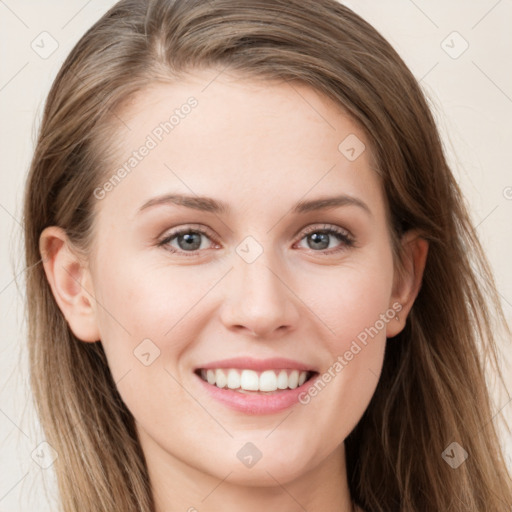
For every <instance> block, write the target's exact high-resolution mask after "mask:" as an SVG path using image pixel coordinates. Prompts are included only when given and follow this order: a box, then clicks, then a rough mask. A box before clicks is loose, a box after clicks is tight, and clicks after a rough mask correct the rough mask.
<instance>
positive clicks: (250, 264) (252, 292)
mask: <svg viewBox="0 0 512 512" xmlns="http://www.w3.org/2000/svg"><path fill="white" fill-rule="evenodd" d="M235 252H236V254H235V255H234V263H233V270H232V272H231V273H230V274H231V276H230V281H229V287H228V288H229V290H228V294H227V297H226V303H227V304H228V306H227V307H226V308H225V309H224V314H223V321H224V323H225V324H226V327H228V328H229V327H234V326H237V327H238V328H240V327H245V328H247V329H249V330H250V331H252V332H254V333H256V334H259V335H262V334H269V333H271V332H273V331H274V330H277V329H279V328H280V327H283V326H287V327H291V326H293V325H294V324H295V322H296V320H297V318H298V312H297V310H296V305H295V302H294V300H293V296H294V295H293V293H292V292H291V290H290V289H289V288H288V286H287V284H286V278H285V275H284V271H283V265H281V262H280V261H279V258H277V257H276V256H275V251H273V250H272V248H271V247H270V248H269V247H265V248H264V247H263V244H262V243H260V242H259V241H258V240H256V239H255V238H254V237H251V236H248V237H246V238H245V239H244V240H243V241H242V242H241V243H240V244H239V245H238V246H237V247H236V249H235Z"/></svg>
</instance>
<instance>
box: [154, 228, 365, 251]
mask: <svg viewBox="0 0 512 512" xmlns="http://www.w3.org/2000/svg"><path fill="white" fill-rule="evenodd" d="M202 237H205V238H206V239H208V240H210V241H211V240H214V237H213V235H211V234H210V231H209V230H206V229H204V228H202V227H194V226H187V227H184V228H180V229H175V230H173V231H171V232H170V233H168V234H167V235H166V236H165V237H164V238H163V239H162V240H160V241H159V242H157V246H158V247H165V248H166V250H168V251H170V252H171V253H177V254H183V255H184V256H196V255H197V253H198V252H199V251H201V250H204V249H206V248H208V243H206V246H205V244H203V243H202V242H203V240H202ZM333 237H335V238H336V239H337V240H338V241H339V242H341V243H340V244H339V246H338V247H336V248H334V250H333V249H332V247H331V248H330V247H329V246H330V240H331V239H332V238H333ZM304 239H307V240H308V242H309V244H308V245H309V246H310V247H309V248H310V249H311V250H313V252H318V253H320V254H333V253H337V252H339V251H342V250H344V249H346V248H349V247H353V246H354V243H355V240H354V238H353V237H352V235H350V233H349V232H348V231H346V230H344V229H342V228H339V227H337V226H330V225H328V224H324V225H323V226H322V227H319V226H312V227H310V228H307V229H306V230H305V232H303V235H302V238H301V239H300V241H302V240H304ZM173 242H175V244H174V245H173Z"/></svg>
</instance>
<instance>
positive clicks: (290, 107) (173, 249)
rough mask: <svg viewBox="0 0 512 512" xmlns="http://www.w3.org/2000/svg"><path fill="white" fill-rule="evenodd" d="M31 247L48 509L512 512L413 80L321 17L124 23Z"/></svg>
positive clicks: (452, 220) (212, 9)
mask: <svg viewBox="0 0 512 512" xmlns="http://www.w3.org/2000/svg"><path fill="white" fill-rule="evenodd" d="M25 237H26V265H27V268H29V269H30V272H29V273H28V276H27V292H28V293H27V297H28V313H29V344H30V362H31V374H32V386H33V391H34V395H35V399H36V404H37V407H38V411H39V414H40V417H41V421H42V425H43V427H44V430H45V434H46V438H47V441H48V443H49V444H50V445H51V446H52V447H53V449H54V450H55V452H56V454H57V459H56V460H55V468H56V474H57V479H58V485H59V490H60V498H61V503H62V509H63V510H65V511H76V510H80V511H90V512H93V511H94V512H97V511H98V510H105V511H107V510H108V511H121V510H122V511H126V512H128V511H144V512H150V511H155V512H163V511H168V512H170V511H172V512H174V511H187V510H188V511H201V512H202V511H218V510H222V511H224V512H229V511H232V510H243V511H245V512H253V511H257V510H258V511H259V510H262V509H266V510H280V511H287V512H292V511H299V510H308V511H310V512H315V511H320V510H328V511H333V512H334V511H344V512H349V511H353V510H354V511H355V510H357V511H361V510H364V511H368V512H369V511H380V512H384V511H385V512H389V511H401V512H411V511H436V512H437V511H439V510H446V511H448V510H449V511H453V512H462V511H465V512H467V511H472V512H481V511H493V512H495V511H498V512H505V511H507V512H508V511H510V507H511V506H512V489H511V484H510V476H509V474H508V472H507V468H506V465H505V462H504V459H503V455H502V451H501V449H500V444H499V440H498V437H497V434H496V430H495V425H494V422H493V414H492V411H491V406H490V403H491V402H490V398H489V392H488V389H487V387H486V380H485V368H486V367H485V362H486V361H487V360H489V361H490V362H491V363H492V366H493V368H494V369H495V370H496V371H498V373H499V366H498V359H497V356H498V353H497V347H496V344H495V341H494V336H495V334H496V332H498V331H497V330H496V329H497V328H498V327H500V326H502V327H503V328H504V330H505V331H506V332H507V333H509V331H508V327H507V325H506V323H505V320H504V316H503V313H502V311H501V309H500V303H499V300H498V299H497V292H496V288H495V285H494V282H493V278H492V275H491V272H490V270H489V267H488V264H487V262H486V259H485V256H484V254H483V251H482V248H481V246H480V244H479V241H478V239H477V236H476V234H475V230H474V228H473V227H472V225H471V223H470V220H469V216H468V213H467V211H466V209H465V206H464V201H463V198H462V196H461V192H460V189H459V187H458V186H457V183H456V182H455V180H454V177H453V175H452V173H451V172H450V169H449V168H448V166H447V163H446V160H445V156H444V154H443V150H442V145H441V142H440V139H439V135H438V132H437V130H436V126H435V123H434V121H433V118H432V115H431V113H430V111H429V108H428V106H427V104H426V101H425V99H424V97H423V94H422V92H421V90H420V88H419V86H418V84H417V82H416V80H415V79H414V77H413V76H412V74H411V73H410V71H409V70H408V69H407V67H406V66H405V64H404V63H403V61H402V60H401V59H400V57H399V56H398V55H397V53H396V52H395V51H394V50H393V48H392V47H391V46H390V44H389V43H388V42H386V41H385V40H384V39H383V38H382V36H380V35H379V34H378V33H377V32H376V30H375V29H374V28H372V27H371V26H369V25H368V24H367V23H366V22H365V21H364V20H362V19H361V18H360V17H358V16H357V15H356V14H354V13H353V12H352V11H351V10H349V9H348V8H346V7H344V6H342V5H340V4H339V3H337V2H335V1H334V0H320V1H315V2H304V1H299V0H252V1H240V0H209V1H202V0H201V1H199V0H188V1H186V0H174V1H172V0H151V1H144V0H122V1H121V2H119V3H118V4H116V5H115V6H114V7H113V8H112V9H111V10H110V11H109V12H108V13H107V14H105V15H104V16H103V17H102V18H101V19H100V20H99V21H98V22H97V23H96V24H95V25H94V26H93V27H92V28H91V29H90V30H89V31H88V32H87V33H86V34H85V35H84V36H83V37H82V39H81V40H80V41H79V42H78V44H77V45H76V47H75V48H74V49H73V51H72V52H71V54H70V55H69V57H68V58H67V60H66V62H65V63H64V65H63V66H62V69H61V70H60V72H59V74H58V76H57V78H56V80H55V82H54V84H53V87H52V89H51V92H50V94H49V97H48V100H47V103H46V107H45V112H44V118H43V121H42V126H41V130H40V134H39V139H38V142H37V147H36V150H35V154H34V157H33V162H32V166H31V170H30V174H29V177H28V181H27V188H26V196H25ZM493 315H494V316H493ZM493 318H494V319H496V321H495V320H493Z"/></svg>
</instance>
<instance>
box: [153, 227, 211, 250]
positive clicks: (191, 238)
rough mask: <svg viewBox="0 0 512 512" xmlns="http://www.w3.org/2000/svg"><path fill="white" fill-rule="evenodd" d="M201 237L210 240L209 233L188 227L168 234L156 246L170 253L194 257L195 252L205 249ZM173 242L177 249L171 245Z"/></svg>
mask: <svg viewBox="0 0 512 512" xmlns="http://www.w3.org/2000/svg"><path fill="white" fill-rule="evenodd" d="M201 237H206V238H208V239H210V238H211V237H210V233H209V231H207V230H205V229H203V228H194V227H193V226H188V227H186V228H181V229H176V230H174V231H172V232H171V233H168V234H167V235H166V236H165V238H163V239H162V240H160V241H159V242H158V243H157V246H158V247H163V246H165V248H166V249H167V250H169V251H170V252H172V253H181V254H184V255H185V256H195V255H196V252H197V251H199V250H201V249H204V248H205V247H204V245H203V244H202V240H201ZM174 241H175V242H176V245H177V246H178V247H176V246H173V245H172V244H171V243H172V242H174ZM187 253H189V254H187Z"/></svg>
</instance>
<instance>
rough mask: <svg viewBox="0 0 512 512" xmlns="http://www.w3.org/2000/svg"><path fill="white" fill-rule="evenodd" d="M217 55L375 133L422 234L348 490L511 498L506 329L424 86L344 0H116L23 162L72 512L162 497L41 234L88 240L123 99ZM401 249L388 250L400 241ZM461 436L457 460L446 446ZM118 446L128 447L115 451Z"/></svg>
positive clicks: (47, 382) (479, 504)
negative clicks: (499, 389) (69, 309)
mask: <svg viewBox="0 0 512 512" xmlns="http://www.w3.org/2000/svg"><path fill="white" fill-rule="evenodd" d="M213 66H215V67H218V68H219V70H223V69H228V70H229V71H233V72H238V73H240V74H241V75H243V76H247V77H254V78H256V77H258V78H263V79H268V80H274V79H277V80H287V81H288V80H295V81H299V82H301V83H304V84H307V85H309V86H311V87H312V88H314V89H316V90H317V91H319V92H321V93H323V94H325V95H327V96H328V97H330V98H332V99H333V100H334V101H336V102H337V104H339V105H340V106H341V107H343V108H344V109H345V111H346V112H348V114H349V115H351V116H352V118H353V119H354V120H355V121H356V122H357V123H359V125H360V126H361V127H362V129H363V130H364V131H365V133H366V135H367V138H368V140H369V141H370V143H371V146H372V149H373V151H374V153H375V158H376V161H377V164H378V172H379V173H380V175H381V176H382V183H383V187H384V191H385V196H386V198H387V201H388V203H389V208H390V213H391V226H390V229H391V230H392V232H393V233H394V238H393V240H394V241H393V243H394V244H397V243H398V240H399V237H400V235H401V234H402V233H403V232H404V231H406V230H408V229H417V230H419V231H420V233H421V234H422V236H423V237H424V238H425V239H427V240H428V241H429V254H428V260H427V264H426V268H425V272H424V277H423V284H422V287H421V290H420V292H419V294H418V296H417V299H416V301H415V303H414V306H413V308H412V310H411V312H410V316H409V318H408V321H407V324H406V326H405V328H404V330H403V331H402V332H401V333H400V334H399V335H398V336H397V337H395V338H394V339H393V340H390V341H388V344H387V347H386V354H385V360H384V367H383V371H382V375H381V377H380V382H379V384H378V387H377V390H376V392H375V394H374V396H373V398H372V400H371V403H370V405H369V407H368V409H367V410H366V411H365V413H364V415H363V417H362V418H361V420H360V422H359V423H358V425H357V426H356V428H355V429H354V431H353V432H352V433H351V434H350V435H349V436H348V438H347V439H346V440H345V443H346V453H347V470H348V477H349V485H350V492H351V495H352V497H353V498H354V500H355V501H356V502H357V503H358V504H359V505H361V506H362V507H363V508H364V509H366V510H367V511H372V512H373V511H380V512H389V511H403V512H406V511H407V512H410V511H438V510H450V511H453V512H462V511H464V512H467V511H473V512H481V511H484V510H489V511H491V510H492V511H493V512H505V511H506V512H510V509H511V507H512V488H511V484H510V475H509V473H508V471H507V467H506V465H505V461H504V458H503V454H502V450H501V448H500V443H499V438H498V436H497V432H496V426H495V424H494V421H493V412H492V410H491V400H490V396H489V391H488V383H487V381H486V367H487V364H490V367H491V369H493V370H494V372H496V374H497V375H499V377H500V379H502V375H501V371H500V368H499V359H498V357H499V353H498V348H497V345H496V342H495V335H496V333H497V332H499V331H497V329H498V328H500V327H501V328H503V332H504V333H505V334H506V335H507V336H509V335H510V331H509V328H508V326H507V325H506V321H505V318H504V315H503V312H502V309H501V305H500V301H499V299H498V296H497V292H496V287H495V284H494V281H493V276H492V274H491V272H490V269H489V266H488V263H487V261H486V258H485V255H484V253H483V251H482V248H481V245H480V243H479V241H478V238H477V235H476V232H475V229H474V228H473V226H472V225H471V221H470V218H469V215H468V212H467V209H466V206H465V203H464V199H463V197H462V195H461V191H460V189H459V187H458V185H457V183H456V181H455V179H454V177H453V175H452V173H451V171H450V169H449V167H448V165H447V162H446V159H445V156H444V154H443V149H442V144H441V141H440V139H439V134H438V131H437V128H436V125H435V122H434V120H433V116H432V114H431V112H430V110H429V107H428V105H427V102H426V100H425V97H424V95H423V93H422V91H421V89H420V87H419V85H418V83H417V81H416V80H415V78H414V77H413V75H412V74H411V72H410V71H409V70H408V68H407V67H406V65H405V64H404V62H403V61H402V60H401V58H400V57H399V56H398V54H397V53H396V52H395V50H394V49H393V48H392V47H391V45H390V44H389V43H388V42H387V41H386V40H385V39H384V38H383V37H382V36H381V35H380V34H379V33H378V32H377V31H376V30H375V29H374V28H373V27H371V26H370V25H369V24H368V23H367V22H365V21H364V20H363V19H361V18H360V17H359V16H357V15H356V14H355V13H353V12H352V11H351V10H350V9H348V8H346V7H344V6H343V5H341V4H339V3H337V2H336V1H335V0H315V1H301V0H251V1H244V0H208V1H203V0H154V1H153V0H122V1H120V2H119V3H117V4H116V5H115V6H114V7H113V8H112V9H110V10H109V11H108V12H107V13H106V14H105V15H104V16H103V17H102V18H101V19H100V20H99V21H98V22H97V23H96V24H95V25H94V26H93V27H92V28H91V29H89V30H88V32H87V33H86V34H85V35H84V36H83V37H82V38H81V39H80V41H79V42H78V43H77V45H76V46H75V48H74V49H73V50H72V52H71V53H70V55H69V56H68V58H67V60H66V61H65V62H64V64H63V66H62V68H61V69H60V72H59V73H58V76H57V77H56V79H55V81H54V84H53V86H52V88H51V91H50V93H49V96H48V99H47V102H46V105H45V110H44V116H43V120H42V124H41V129H40V133H39V137H38V141H37V146H36V149H35V153H34V156H33V160H32V164H31V169H30V173H29V176H28V180H27V184H26V191H25V204H24V220H25V224H24V230H25V232H24V233H25V244H26V266H27V268H28V269H29V271H28V273H27V284H26V286H27V294H26V296H27V306H28V326H29V340H28V342H29V354H30V368H31V385H32V389H33V393H34V397H35V402H36V405H37V410H38V414H39V416H40V419H41V423H42V426H43V428H44V431H45V434H46V438H47V440H48V442H49V443H50V444H51V445H52V446H53V447H54V448H55V449H56V450H57V452H58V454H59V457H58V459H57V460H56V462H55V469H56V474H57V481H58V486H59V491H60V496H61V502H62V507H63V510H65V511H66V512H71V511H73V512H74V511H76V510H80V511H82V512H87V511H89V512H97V511H98V510H109V511H113V510H122V511H123V512H131V511H133V512H135V511H144V512H150V511H152V510H154V504H153V500H152V496H151V488H150V483H149V478H148V473H147V467H146V464H145V461H144V456H143V453H142V451H141V448H140V445H139V443H138V439H137V434H136V429H135V427H134V419H133V417H132V415H131V414H130V412H129V411H128V410H127V408H126V406H125V405H124V403H123V401H122V400H121V398H120V396H119V394H118V392H117V389H116V384H115V383H114V382H113V379H112V377H111V374H110V371H109V368H108V365H107V362H106V358H105V355H104V352H103V349H102V345H101V342H98V343H83V342H81V341H80V340H78V339H77V338H76V337H75V336H74V335H73V333H72V332H71V330H70V328H69V326H68V324H67V323H66V320H65V318H64V316H63V315H62V313H61V311H60V309H59V307H58V306H57V303H56V301H55V300H54V297H53V295H52V292H51V289H50V287H49V284H48V281H47V279H46V277H45V273H44V269H43V266H42V264H41V254H40V251H39V236H40V234H41V232H42V230H43V229H44V228H45V227H47V226H50V225H56V226H60V227H62V228H63V229H65V231H66V233H67V234H68V237H69V238H70V240H71V242H72V243H73V244H74V245H75V246H76V247H77V248H79V249H80V250H81V251H83V252H84V254H87V251H88V249H90V247H91V243H93V230H92V227H93V219H94V215H95V203H96V200H95V198H94V194H93V191H94V189H95V188H96V187H97V186H98V185H99V184H101V183H102V181H103V180H102V178H103V177H102V172H101V170H102V169H105V165H104V161H105V160H104V158H103V157H104V156H105V154H104V153H102V151H103V150H104V149H105V145H104V144H102V142H104V141H105V140H106V141H108V140H112V133H114V136H115V134H116V133H119V132H120V131H121V130H122V129H123V127H122V122H121V120H120V118H119V116H117V114H116V111H117V109H119V107H120V106H121V105H122V102H123V101H125V100H126V99H127V98H130V97H131V95H133V94H134V93H135V92H137V91H140V90H141V89H143V88H144V87H146V86H148V85H149V84H151V83H152V82H154V81H155V80H165V79H171V78H173V79H179V76H180V74H181V73H186V71H187V70H191V69H194V68H207V67H213ZM398 248H399V246H398V245H396V246H394V249H395V250H396V251H398V250H399V249H398ZM452 442H457V443H459V444H460V445H461V446H462V447H463V448H464V450H466V452H467V453H468V455H469V457H468V459H467V460H466V461H465V462H464V463H463V464H461V465H460V466H459V467H458V468H457V469H454V468H452V467H451V466H450V465H449V464H447V462H446V461H445V459H444V458H443V456H442V454H443V452H444V450H445V449H446V448H447V447H449V445H450V444H451V443H452ZM120 447H122V449H120Z"/></svg>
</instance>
